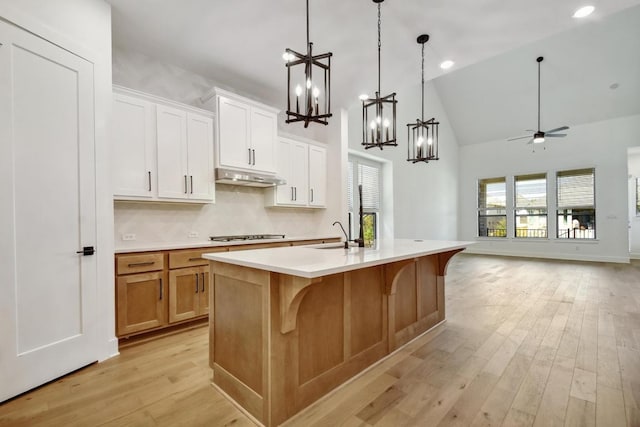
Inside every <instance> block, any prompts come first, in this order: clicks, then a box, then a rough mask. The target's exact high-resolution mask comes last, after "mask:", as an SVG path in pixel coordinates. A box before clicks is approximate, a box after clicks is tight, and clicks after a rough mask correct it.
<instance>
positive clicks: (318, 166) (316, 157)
mask: <svg viewBox="0 0 640 427" xmlns="http://www.w3.org/2000/svg"><path fill="white" fill-rule="evenodd" d="M326 197H327V150H326V149H325V148H323V147H317V146H315V145H310V146H309V206H317V207H324V206H325V205H326Z"/></svg>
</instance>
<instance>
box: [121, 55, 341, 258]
mask: <svg viewBox="0 0 640 427" xmlns="http://www.w3.org/2000/svg"><path fill="white" fill-rule="evenodd" d="M113 83H114V84H118V85H121V86H125V87H129V88H132V89H136V90H139V91H142V92H146V93H151V94H154V95H157V96H161V97H164V98H168V99H171V100H174V101H178V102H182V103H185V104H189V105H193V106H196V107H199V108H205V109H211V110H213V105H214V102H213V100H211V101H209V102H206V103H205V104H203V103H202V102H201V101H200V97H201V96H203V95H205V94H207V93H208V92H209V91H210V90H211V88H212V87H214V86H216V82H215V81H214V80H212V79H209V78H206V77H203V76H200V75H197V74H195V73H192V72H189V71H187V70H183V69H181V68H179V67H177V66H174V65H171V64H166V63H162V62H159V61H157V60H155V59H153V58H150V57H148V56H145V55H142V54H138V53H135V52H131V51H127V50H125V49H120V48H116V49H114V52H113ZM224 88H225V89H228V90H230V91H233V88H228V87H224ZM240 95H243V96H247V95H248V94H244V93H240ZM249 97H250V96H249ZM257 100H258V101H262V100H259V99H257ZM280 116H282V113H281V115H280ZM342 119H343V117H342V115H341V114H340V112H339V111H338V112H337V113H335V114H334V117H333V118H332V119H331V120H330V124H329V125H328V126H322V125H314V124H312V125H310V126H309V128H308V129H306V130H305V129H304V127H303V125H302V124H300V123H296V124H291V125H287V124H285V123H284V119H282V117H280V119H279V131H280V132H285V133H287V134H290V135H291V134H295V135H297V136H300V137H302V138H304V139H306V140H315V141H317V142H320V143H321V144H324V145H325V146H326V147H327V156H328V159H327V163H328V165H329V170H330V173H329V174H328V177H329V179H328V188H327V196H328V197H327V208H326V209H291V208H265V207H264V195H265V193H266V190H264V189H258V188H249V187H240V186H230V185H222V184H216V203H215V204H213V205H184V204H169V203H164V204H149V203H129V202H117V203H115V209H114V216H115V218H114V220H115V228H114V236H115V245H116V248H118V249H125V248H128V247H136V246H140V245H141V244H142V245H144V244H149V243H195V242H199V241H205V240H206V239H207V238H208V236H210V235H229V234H252V233H277V234H285V235H288V236H316V235H327V234H329V235H335V236H338V235H339V233H338V230H336V229H335V228H332V227H331V224H332V223H333V221H335V220H338V219H340V218H341V215H342V212H343V209H342V206H341V203H342V200H341V199H342V197H341V188H342V186H341V184H342V173H341V172H334V166H335V165H336V164H340V163H339V161H340V156H341V152H342V145H341V144H342V135H341V129H342ZM192 231H195V232H197V233H198V235H199V237H198V238H196V239H189V238H188V234H189V233H190V232H192ZM125 233H126V234H136V240H135V241H126V242H125V241H123V240H122V235H123V234H125Z"/></svg>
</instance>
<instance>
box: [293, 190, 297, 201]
mask: <svg viewBox="0 0 640 427" xmlns="http://www.w3.org/2000/svg"><path fill="white" fill-rule="evenodd" d="M293 200H295V201H297V200H298V187H293Z"/></svg>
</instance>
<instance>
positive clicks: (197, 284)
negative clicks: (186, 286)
mask: <svg viewBox="0 0 640 427" xmlns="http://www.w3.org/2000/svg"><path fill="white" fill-rule="evenodd" d="M198 276H200V275H199V274H198V273H196V294H197V293H198V288H199V287H200V284H199V283H198Z"/></svg>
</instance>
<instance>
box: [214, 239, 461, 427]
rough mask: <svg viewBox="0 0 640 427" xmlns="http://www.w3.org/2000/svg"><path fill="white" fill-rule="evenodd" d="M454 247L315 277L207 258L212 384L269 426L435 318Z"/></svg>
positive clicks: (441, 310)
mask: <svg viewBox="0 0 640 427" xmlns="http://www.w3.org/2000/svg"><path fill="white" fill-rule="evenodd" d="M461 250H462V249H455V250H450V251H446V252H441V253H437V254H432V255H427V256H421V257H416V258H412V259H408V260H403V261H397V262H391V263H387V264H383V265H377V266H374V267H366V268H361V269H357V270H351V271H347V272H343V273H337V274H332V275H327V276H322V277H316V278H304V277H299V276H292V275H288V274H282V273H275V272H270V271H266V270H260V269H255V268H250V267H244V266H239V265H234V264H228V263H223V262H219V261H210V262H211V264H210V267H211V278H210V280H211V289H212V290H213V291H212V292H211V294H210V298H211V300H210V303H211V304H210V307H211V309H212V313H211V315H210V316H209V326H210V329H209V330H210V341H209V342H210V349H209V351H210V353H209V361H210V366H211V368H212V369H213V383H214V384H215V386H216V387H217V388H219V389H220V390H222V391H223V392H224V393H225V394H226V395H227V396H228V397H230V398H231V399H233V400H234V401H235V402H236V403H237V404H238V405H239V406H240V407H242V408H243V409H244V410H245V411H246V412H247V413H248V414H250V415H251V416H252V417H254V418H255V419H256V420H257V421H259V422H260V423H262V424H263V425H265V426H277V425H279V424H281V423H283V422H284V421H286V420H287V419H289V418H290V417H291V416H293V415H294V414H296V413H297V412H299V411H300V410H302V409H303V408H305V407H307V406H309V405H310V404H311V403H313V402H314V401H316V400H318V399H319V398H320V397H322V396H324V395H325V394H327V393H328V392H329V391H331V390H332V389H334V388H336V387H337V386H339V385H340V384H342V383H344V382H345V381H347V380H348V379H350V378H352V377H354V376H355V375H357V374H358V373H359V372H361V371H363V370H364V369H366V368H367V367H369V366H371V365H372V364H373V363H375V362H377V361H378V360H380V359H382V358H384V357H385V356H386V355H388V354H389V353H391V352H393V351H394V350H396V349H397V348H399V347H401V346H403V345H404V344H406V343H407V342H409V341H410V340H412V339H413V338H415V337H417V336H418V335H420V334H422V333H423V332H425V331H427V330H428V329H430V328H431V327H433V326H434V325H436V324H437V323H440V322H441V321H443V320H444V318H445V308H444V283H445V282H444V276H445V273H446V266H447V263H448V261H449V259H450V258H451V257H452V256H453V255H455V254H456V253H458V252H460V251H461Z"/></svg>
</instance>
